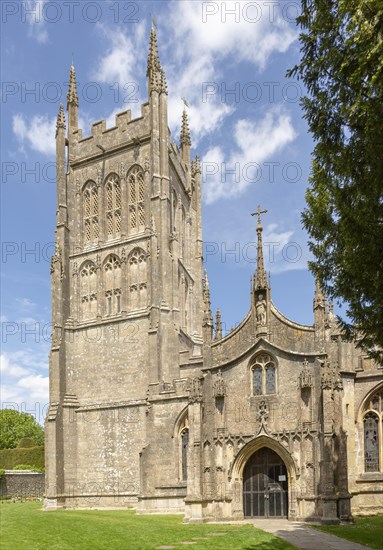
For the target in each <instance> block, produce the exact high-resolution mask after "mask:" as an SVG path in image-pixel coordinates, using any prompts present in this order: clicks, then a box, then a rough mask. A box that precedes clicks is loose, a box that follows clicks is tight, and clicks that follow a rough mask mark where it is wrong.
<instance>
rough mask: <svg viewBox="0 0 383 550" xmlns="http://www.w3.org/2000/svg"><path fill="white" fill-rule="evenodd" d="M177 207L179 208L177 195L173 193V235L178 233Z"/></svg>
mask: <svg viewBox="0 0 383 550" xmlns="http://www.w3.org/2000/svg"><path fill="white" fill-rule="evenodd" d="M177 207H178V199H177V194H176V192H175V191H173V204H172V209H173V212H172V219H173V228H172V231H173V233H177Z"/></svg>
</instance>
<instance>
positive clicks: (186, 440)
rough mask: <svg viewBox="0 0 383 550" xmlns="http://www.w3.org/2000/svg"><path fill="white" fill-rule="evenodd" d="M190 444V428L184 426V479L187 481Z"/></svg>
mask: <svg viewBox="0 0 383 550" xmlns="http://www.w3.org/2000/svg"><path fill="white" fill-rule="evenodd" d="M188 445H189V429H188V428H184V429H183V430H182V432H181V447H182V448H181V462H182V472H181V474H182V481H186V480H187V478H188Z"/></svg>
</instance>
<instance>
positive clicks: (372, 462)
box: [364, 413, 379, 472]
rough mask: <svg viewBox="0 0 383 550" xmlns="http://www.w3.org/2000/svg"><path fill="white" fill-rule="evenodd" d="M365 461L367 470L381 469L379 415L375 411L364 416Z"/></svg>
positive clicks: (375, 470)
mask: <svg viewBox="0 0 383 550" xmlns="http://www.w3.org/2000/svg"><path fill="white" fill-rule="evenodd" d="M364 462H365V471H366V472H377V471H379V435H378V417H377V416H376V415H375V414H373V413H367V414H366V416H365V417H364Z"/></svg>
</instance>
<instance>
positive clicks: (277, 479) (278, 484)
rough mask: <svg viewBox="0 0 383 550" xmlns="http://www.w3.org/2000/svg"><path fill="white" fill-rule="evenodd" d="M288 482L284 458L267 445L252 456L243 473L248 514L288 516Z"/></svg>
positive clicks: (245, 509)
mask: <svg viewBox="0 0 383 550" xmlns="http://www.w3.org/2000/svg"><path fill="white" fill-rule="evenodd" d="M287 507H288V482H287V470H286V466H285V463H284V462H283V460H282V459H281V458H280V457H279V456H278V455H277V453H275V452H274V451H272V450H271V449H268V448H266V447H264V448H263V449H260V450H259V451H257V452H256V453H254V454H253V456H252V457H250V459H249V460H248V462H247V464H246V466H245V470H244V473H243V510H244V515H245V517H264V518H272V517H275V518H277V517H279V518H280V517H287Z"/></svg>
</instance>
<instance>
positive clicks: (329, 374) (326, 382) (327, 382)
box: [321, 357, 343, 393]
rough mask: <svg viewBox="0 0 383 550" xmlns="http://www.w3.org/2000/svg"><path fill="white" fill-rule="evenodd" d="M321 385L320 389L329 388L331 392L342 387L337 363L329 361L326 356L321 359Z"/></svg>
mask: <svg viewBox="0 0 383 550" xmlns="http://www.w3.org/2000/svg"><path fill="white" fill-rule="evenodd" d="M321 371H322V372H321V387H322V390H330V391H331V393H333V392H334V391H337V390H342V389H343V382H342V380H341V377H340V373H339V368H338V363H337V362H335V361H333V362H330V361H329V360H328V358H327V357H326V358H325V359H324V360H323V361H321Z"/></svg>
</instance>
